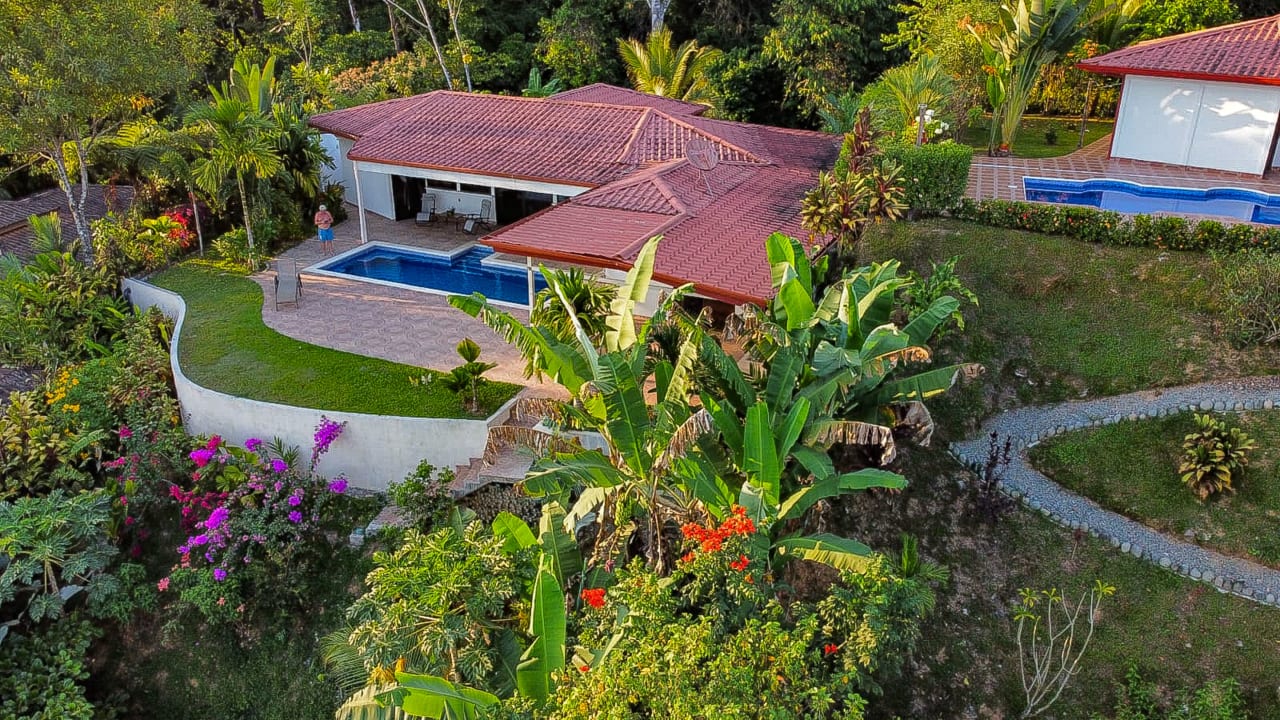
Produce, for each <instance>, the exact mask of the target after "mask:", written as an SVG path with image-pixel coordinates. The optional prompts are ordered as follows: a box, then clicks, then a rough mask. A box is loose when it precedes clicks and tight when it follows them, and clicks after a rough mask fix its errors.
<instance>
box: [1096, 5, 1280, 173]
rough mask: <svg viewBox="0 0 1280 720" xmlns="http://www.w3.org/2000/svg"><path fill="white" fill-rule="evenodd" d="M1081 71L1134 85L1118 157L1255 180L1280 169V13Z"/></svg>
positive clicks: (1114, 151) (1121, 53) (1134, 50)
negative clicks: (1279, 145)
mask: <svg viewBox="0 0 1280 720" xmlns="http://www.w3.org/2000/svg"><path fill="white" fill-rule="evenodd" d="M1079 67H1081V68H1083V69H1085V70H1089V71H1092V72H1095V73H1101V74H1105V75H1120V76H1123V77H1124V86H1123V88H1122V89H1121V93H1120V107H1119V109H1118V110H1117V112H1116V130H1115V135H1114V137H1113V140H1112V144H1111V156H1112V157H1117V158H1131V159H1134V160H1150V161H1154V162H1162V163H1169V164H1172V165H1184V166H1189V167H1197V168H1210V169H1215V170H1226V171H1231V172H1239V173H1248V174H1251V175H1264V174H1266V173H1267V172H1268V171H1270V170H1271V168H1273V167H1277V166H1280V158H1277V157H1276V143H1277V140H1278V139H1280V127H1278V124H1277V120H1278V119H1280V15H1277V16H1273V17H1268V18H1262V19H1261V20H1250V21H1247V22H1241V23H1236V24H1234V25H1225V26H1223V27H1216V28H1210V29H1208V30H1201V31H1198V32H1192V33H1187V34H1185V35H1175V36H1173V37H1167V38H1160V39H1158V40H1151V41H1148V42H1144V43H1139V44H1137V45H1134V46H1132V47H1127V48H1124V49H1123V50H1117V51H1115V52H1111V53H1107V54H1106V55H1101V56H1099V57H1096V58H1090V59H1088V60H1085V61H1083V62H1081V63H1079Z"/></svg>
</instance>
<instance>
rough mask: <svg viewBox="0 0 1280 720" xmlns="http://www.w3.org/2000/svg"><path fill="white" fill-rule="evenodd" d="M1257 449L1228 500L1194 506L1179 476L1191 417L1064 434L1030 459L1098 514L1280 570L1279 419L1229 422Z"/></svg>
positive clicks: (1249, 417) (1250, 416)
mask: <svg viewBox="0 0 1280 720" xmlns="http://www.w3.org/2000/svg"><path fill="white" fill-rule="evenodd" d="M1228 422H1229V423H1230V424H1232V425H1238V426H1239V427H1241V428H1242V429H1243V430H1244V431H1245V432H1246V433H1248V434H1249V436H1250V437H1252V438H1253V439H1254V440H1256V441H1257V443H1258V449H1257V450H1255V451H1253V452H1251V453H1250V454H1249V456H1248V457H1249V466H1248V468H1247V469H1246V471H1245V473H1244V476H1243V478H1241V479H1240V480H1237V481H1235V482H1233V483H1232V484H1233V485H1234V486H1235V487H1236V490H1237V491H1236V492H1235V493H1234V494H1229V495H1223V496H1221V497H1217V498H1211V499H1210V500H1208V501H1206V502H1203V503H1202V502H1200V501H1199V500H1198V499H1196V497H1195V496H1194V495H1193V494H1192V493H1191V490H1190V489H1188V488H1187V486H1186V485H1184V484H1182V482H1181V481H1180V479H1179V475H1178V473H1177V466H1178V463H1179V462H1180V461H1181V457H1182V438H1183V437H1184V436H1185V435H1186V434H1187V433H1189V432H1192V431H1193V430H1194V429H1195V423H1194V421H1193V419H1192V417H1191V413H1184V414H1181V415H1175V416H1171V417H1166V418H1158V419H1153V420H1143V421H1140V422H1125V423H1118V424H1116V425H1108V426H1106V427H1103V428H1100V429H1096V430H1088V431H1082V432H1075V433H1070V434H1067V435H1064V436H1061V437H1058V438H1055V439H1053V440H1052V441H1050V442H1048V443H1046V444H1044V445H1041V446H1039V447H1036V448H1035V449H1034V450H1033V452H1032V453H1031V459H1032V461H1033V462H1034V463H1035V464H1036V466H1037V467H1039V468H1040V469H1042V470H1043V471H1044V472H1045V473H1046V474H1047V475H1049V476H1050V477H1052V478H1053V479H1054V480H1055V481H1057V482H1058V483H1059V484H1061V485H1063V486H1065V487H1067V488H1070V489H1071V490H1074V491H1075V492H1078V493H1080V494H1081V495H1085V496H1087V497H1090V498H1093V499H1094V500H1096V501H1098V503H1099V504H1101V505H1102V506H1103V507H1105V508H1108V509H1110V510H1114V511H1115V512H1118V513H1121V514H1123V515H1127V516H1129V517H1131V518H1133V519H1135V520H1138V521H1140V522H1143V523H1145V524H1147V525H1149V526H1151V527H1153V528H1156V529H1158V530H1162V531H1164V532H1167V533H1170V534H1173V535H1177V536H1181V535H1182V534H1183V533H1184V532H1185V531H1187V530H1193V531H1195V533H1196V535H1197V536H1198V538H1199V540H1200V542H1201V543H1202V544H1204V545H1205V546H1207V547H1211V548H1213V549H1215V550H1218V551H1220V552H1224V553H1227V554H1229V555H1235V556H1238V557H1247V558H1250V559H1253V560H1257V561H1261V562H1265V563H1269V564H1271V565H1273V566H1277V567H1280V413H1275V412H1261V413H1247V414H1244V415H1241V416H1238V417H1237V416H1228Z"/></svg>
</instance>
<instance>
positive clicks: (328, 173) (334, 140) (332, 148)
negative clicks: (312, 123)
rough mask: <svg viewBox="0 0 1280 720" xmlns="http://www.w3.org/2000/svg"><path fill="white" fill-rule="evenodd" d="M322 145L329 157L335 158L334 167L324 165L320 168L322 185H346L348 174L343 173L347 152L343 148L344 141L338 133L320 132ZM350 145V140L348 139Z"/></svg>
mask: <svg viewBox="0 0 1280 720" xmlns="http://www.w3.org/2000/svg"><path fill="white" fill-rule="evenodd" d="M320 145H321V146H322V147H323V148H324V151H325V152H326V153H328V154H329V158H330V159H332V160H333V166H332V167H323V168H321V169H320V181H321V184H322V185H333V184H338V185H344V186H345V185H346V184H347V183H346V177H347V176H346V175H345V174H343V164H342V161H343V157H344V155H345V153H344V152H343V150H342V142H341V141H340V140H339V139H338V136H337V135H332V134H330V133H320ZM348 146H350V141H348Z"/></svg>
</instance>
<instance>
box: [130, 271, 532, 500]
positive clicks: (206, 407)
mask: <svg viewBox="0 0 1280 720" xmlns="http://www.w3.org/2000/svg"><path fill="white" fill-rule="evenodd" d="M124 287H125V291H126V292H127V293H128V295H129V299H130V300H131V301H132V302H133V304H134V305H135V306H137V307H149V306H154V307H157V308H159V309H160V310H161V312H163V313H164V314H165V315H168V316H169V317H171V318H174V319H175V321H176V323H177V325H176V327H175V329H174V334H173V343H172V346H171V348H170V358H169V361H170V364H171V365H172V366H173V376H174V384H175V386H176V387H177V391H178V402H179V404H181V406H182V416H183V421H184V427H185V428H186V430H187V432H188V433H191V434H192V435H213V434H217V435H221V436H222V437H223V438H226V440H227V441H228V442H231V443H233V444H237V445H239V444H242V443H244V441H245V440H247V439H248V438H251V437H257V438H261V439H264V440H269V439H271V438H275V437H279V438H281V439H282V440H284V442H285V443H287V444H289V445H296V446H298V447H299V448H301V449H302V452H303V454H304V456H305V455H307V454H308V453H309V452H310V448H311V444H312V434H313V433H314V431H315V427H316V425H317V424H318V423H319V422H320V416H321V415H325V416H327V417H329V418H330V419H332V420H335V421H337V422H343V421H346V423H347V427H346V429H345V430H344V431H343V433H342V436H341V437H340V438H338V440H337V442H335V443H334V444H333V446H332V448H331V449H330V450H329V452H328V454H326V455H325V456H324V457H323V458H321V460H320V465H319V468H318V470H319V472H320V473H321V474H323V475H325V476H327V477H334V476H337V475H345V476H346V477H347V478H348V479H349V480H350V481H351V482H352V484H353V485H355V486H357V487H361V488H365V489H368V490H385V489H386V487H387V485H388V483H390V482H391V481H394V480H401V479H403V478H404V477H405V476H406V475H408V474H409V473H410V472H412V471H413V470H414V468H416V467H417V466H418V462H419V461H421V460H423V459H426V460H428V461H430V462H431V464H433V465H435V466H436V467H438V468H445V467H449V468H451V467H453V466H455V465H465V464H466V463H468V462H470V460H471V459H472V458H476V457H480V456H481V455H482V454H483V453H484V447H485V442H486V441H487V439H488V435H489V427H490V426H491V425H493V424H496V423H497V422H498V419H499V418H505V417H506V415H507V412H508V409H509V407H510V404H511V403H508V404H507V405H505V406H503V407H502V408H500V409H499V410H498V412H496V413H494V415H493V416H492V417H490V418H489V419H487V420H461V419H446V418H411V417H395V416H387V415H366V414H362V413H349V412H334V411H330V410H320V409H312V408H302V407H293V406H290V405H280V404H277V403H268V402H260V401H257V400H248V399H245V398H241V397H236V396H234V395H228V394H226V393H222V392H218V391H216V390H210V389H208V388H205V387H202V386H200V385H197V384H196V383H195V382H193V381H192V380H191V379H190V378H188V377H187V376H186V375H185V374H184V373H183V372H182V368H181V367H180V366H179V363H178V346H179V342H180V340H181V334H182V324H183V320H184V319H185V315H186V305H185V303H184V302H183V300H182V298H181V297H180V296H178V295H176V294H174V293H171V292H169V291H167V290H162V289H160V288H157V287H155V286H154V285H150V284H148V283H145V282H141V281H139V280H132V279H129V280H125V281H124ZM511 402H514V400H512V401H511Z"/></svg>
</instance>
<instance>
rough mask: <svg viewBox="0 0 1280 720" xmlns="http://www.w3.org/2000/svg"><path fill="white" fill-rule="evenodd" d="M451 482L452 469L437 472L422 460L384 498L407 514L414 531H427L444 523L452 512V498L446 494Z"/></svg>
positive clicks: (394, 484)
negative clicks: (417, 529) (387, 497)
mask: <svg viewBox="0 0 1280 720" xmlns="http://www.w3.org/2000/svg"><path fill="white" fill-rule="evenodd" d="M453 479H454V474H453V470H452V469H449V468H444V469H442V470H441V471H440V472H436V467H435V466H434V465H432V464H431V463H429V462H427V461H426V460H423V461H422V462H420V463H418V467H417V469H416V470H414V471H413V472H412V473H410V474H409V475H408V476H406V477H405V479H404V480H403V481H401V482H393V483H391V485H390V486H389V487H388V488H387V495H388V496H390V498H391V500H392V502H394V503H395V504H396V507H398V508H400V509H401V510H404V511H405V512H406V513H408V515H409V519H410V521H411V522H412V523H413V524H414V525H415V526H416V527H418V528H419V529H421V530H429V529H430V528H433V527H436V526H438V525H440V524H441V523H443V522H444V521H445V519H446V518H448V517H449V512H450V511H451V510H453V495H452V494H451V493H450V491H449V486H450V485H451V484H453Z"/></svg>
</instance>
